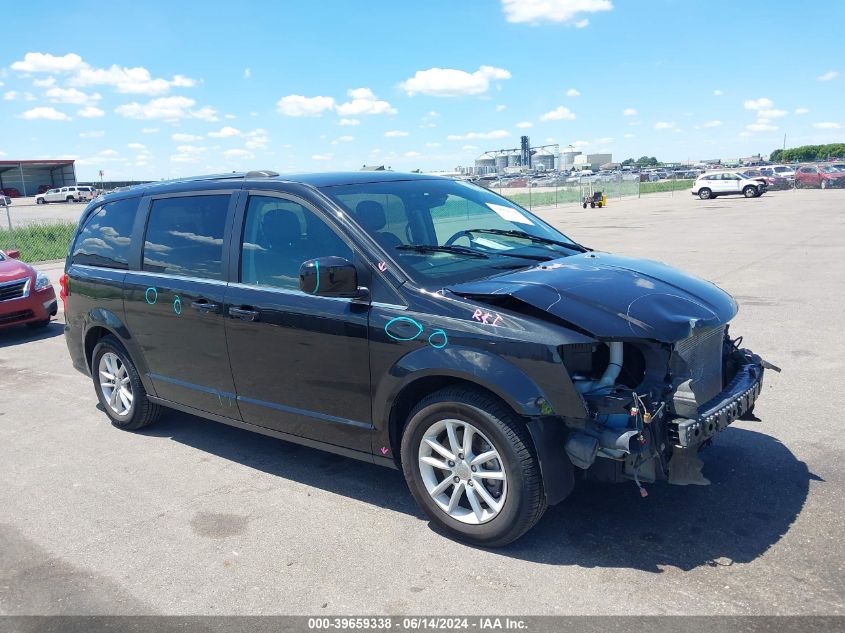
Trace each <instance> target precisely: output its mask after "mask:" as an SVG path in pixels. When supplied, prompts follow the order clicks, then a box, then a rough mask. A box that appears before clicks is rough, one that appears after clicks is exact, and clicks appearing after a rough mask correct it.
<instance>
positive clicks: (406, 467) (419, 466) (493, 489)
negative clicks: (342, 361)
mask: <svg viewBox="0 0 845 633" xmlns="http://www.w3.org/2000/svg"><path fill="white" fill-rule="evenodd" d="M408 420H409V421H408V424H407V425H406V427H405V430H404V432H403V434H402V447H401V456H402V470H403V472H404V474H405V480H406V481H407V482H408V488H410V490H411V494H412V495H413V496H414V499H415V500H416V502H417V503H418V504H419V506H420V507H421V508H422V509H423V511H424V512H425V513H426V514H427V515H428V517H429V518H430V519H431V521H432V523H433V524H434V525H436V526H437V527H438V528H440V529H441V530H443V531H445V532H447V533H448V534H449V535H451V536H453V537H455V538H457V539H458V540H461V541H465V542H468V543H473V544H475V545H482V546H486V547H500V546H503V545H507V544H508V543H510V542H512V541H514V540H516V539H517V538H519V537H520V536H522V535H523V534H524V533H525V532H527V531H528V530H530V529H531V528H532V527H533V526H534V525H535V524H536V523H537V521H539V520H540V517H542V516H543V513H544V512H545V510H546V496H545V493H544V491H543V482H542V477H541V474H540V466H539V463H538V461H537V458H536V456H535V453H534V446H533V444H532V443H531V438H530V437H529V435H528V431H527V429H526V428H525V425H524V424H523V423H522V421H521V420H519V419H518V418H517V416H516V415H515V414H514V413H513V412H512V411H511V410H510V409H508V408H507V407H505V406H504V405H502V404H501V403H500V402H498V401H496V400H494V399H493V398H491V397H489V396H487V395H486V394H483V393H479V392H476V391H473V390H471V389H464V388H459V387H454V388H446V389H442V390H440V391H437V392H435V393H433V394H431V395H430V396H428V397H426V398H424V399H423V400H422V401H421V402H420V403H419V404H418V405H417V406H416V407H415V408H414V410H413V411H411V413H410V415H409V416H408ZM450 426H451V430H449V428H450ZM468 432H469V437H470V440H469V444H468V445H465V444H464V442H465V440H466V437H467V433H468ZM432 442H436V443H437V445H438V446H439V447H440V448H439V449H437V448H433V444H432ZM443 451H445V452H446V453H447V455H444V453H443ZM449 453H451V455H452V457H453V458H454V459H451V460H450V459H449V457H448V454H449ZM455 453H458V454H457V455H455ZM483 455H486V456H488V457H489V459H486V460H484V461H483V462H476V463H472V462H473V459H474V458H477V457H479V456H483ZM430 458H434V460H435V463H439V464H440V465H439V466H434V465H432V463H431V462H430V461H429V462H426V461H424V460H425V459H430ZM485 473H491V475H496V477H492V476H491V477H485ZM456 480H457V481H456ZM449 507H452V510H451V511H450V510H449Z"/></svg>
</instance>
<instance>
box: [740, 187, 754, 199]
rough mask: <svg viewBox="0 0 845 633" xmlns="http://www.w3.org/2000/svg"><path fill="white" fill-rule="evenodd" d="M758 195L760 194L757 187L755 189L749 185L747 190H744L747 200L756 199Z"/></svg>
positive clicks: (743, 193)
mask: <svg viewBox="0 0 845 633" xmlns="http://www.w3.org/2000/svg"><path fill="white" fill-rule="evenodd" d="M757 194H758V189H757V187H753V186H751V185H748V186H747V187H745V188H744V189H743V190H742V195H744V196H745V197H746V198H753V197H754V196H756V195H757Z"/></svg>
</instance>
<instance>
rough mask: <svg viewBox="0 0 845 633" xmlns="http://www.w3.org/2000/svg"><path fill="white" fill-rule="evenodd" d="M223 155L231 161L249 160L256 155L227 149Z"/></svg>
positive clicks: (243, 150) (242, 150)
mask: <svg viewBox="0 0 845 633" xmlns="http://www.w3.org/2000/svg"><path fill="white" fill-rule="evenodd" d="M223 155H224V156H225V157H226V158H228V159H230V160H249V159H252V158H255V154H253V153H252V152H250V151H248V150H245V149H227V150H226V151H225V152H223Z"/></svg>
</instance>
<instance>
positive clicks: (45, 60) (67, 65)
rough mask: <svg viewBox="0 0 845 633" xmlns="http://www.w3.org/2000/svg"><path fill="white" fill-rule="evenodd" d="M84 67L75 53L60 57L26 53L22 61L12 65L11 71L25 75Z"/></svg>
mask: <svg viewBox="0 0 845 633" xmlns="http://www.w3.org/2000/svg"><path fill="white" fill-rule="evenodd" d="M84 65H85V62H83V61H82V58H81V57H80V56H79V55H77V54H75V53H68V54H67V55H62V56H61V57H56V56H55V55H50V54H49V53H27V54H26V55H24V56H23V60H21V61H18V62H15V63H14V64H12V70H20V71H22V72H27V73H58V72H69V71H73V70H78V69H79V68H82V67H83V66H84Z"/></svg>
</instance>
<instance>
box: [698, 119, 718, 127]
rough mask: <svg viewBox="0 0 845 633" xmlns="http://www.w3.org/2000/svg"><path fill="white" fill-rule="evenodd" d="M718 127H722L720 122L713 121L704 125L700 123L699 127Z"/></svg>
mask: <svg viewBox="0 0 845 633" xmlns="http://www.w3.org/2000/svg"><path fill="white" fill-rule="evenodd" d="M720 125H722V122H721V121H717V120H713V121H707V122H706V123H702V124H701V127H719V126H720Z"/></svg>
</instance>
